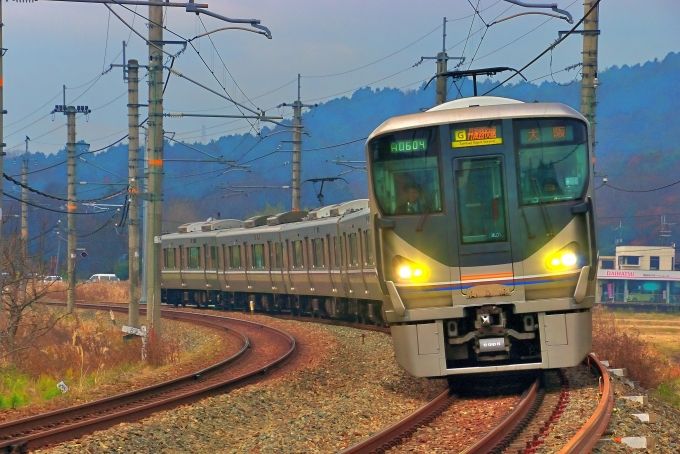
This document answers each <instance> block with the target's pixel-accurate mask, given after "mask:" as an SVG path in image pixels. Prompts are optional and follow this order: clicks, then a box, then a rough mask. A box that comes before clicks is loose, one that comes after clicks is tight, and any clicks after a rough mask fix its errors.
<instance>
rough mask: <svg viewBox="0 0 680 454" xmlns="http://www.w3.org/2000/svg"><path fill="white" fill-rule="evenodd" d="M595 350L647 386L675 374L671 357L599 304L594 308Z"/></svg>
mask: <svg viewBox="0 0 680 454" xmlns="http://www.w3.org/2000/svg"><path fill="white" fill-rule="evenodd" d="M593 351H594V352H595V353H596V354H597V356H598V357H599V358H602V359H607V360H609V361H610V362H611V364H613V365H615V367H623V368H626V370H627V371H628V374H629V376H630V377H631V378H632V379H633V380H637V381H639V382H640V385H641V386H643V387H644V388H656V387H658V386H659V385H660V384H661V383H663V382H665V381H667V380H669V379H671V377H672V373H673V372H672V369H671V367H670V364H669V362H668V360H667V359H666V358H665V357H663V356H662V355H661V354H660V353H659V352H657V351H656V350H655V349H654V348H652V347H651V346H650V345H649V344H648V343H647V342H645V340H644V339H642V337H641V334H640V332H639V331H638V330H637V329H635V328H631V329H627V330H623V329H621V328H620V326H619V325H617V323H616V317H615V315H614V314H613V313H612V312H610V311H608V310H607V309H604V308H602V307H599V306H598V307H596V308H594V309H593Z"/></svg>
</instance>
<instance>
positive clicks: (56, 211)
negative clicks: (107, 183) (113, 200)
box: [3, 192, 111, 215]
mask: <svg viewBox="0 0 680 454" xmlns="http://www.w3.org/2000/svg"><path fill="white" fill-rule="evenodd" d="M3 195H4V196H7V197H9V198H10V199H12V200H16V201H17V202H21V203H25V204H26V205H30V206H32V207H36V208H40V209H41V210H46V211H53V212H55V213H61V214H68V213H66V212H65V211H63V210H55V209H53V208H47V207H45V206H41V205H38V204H35V203H32V202H29V201H26V202H24V201H23V200H21V199H19V198H17V197H14V196H13V195H10V194H9V193H7V192H4V193H3ZM109 211H111V210H103V211H98V212H93V213H89V212H77V211H75V212H72V213H71V214H89V215H93V214H101V213H107V212H109Z"/></svg>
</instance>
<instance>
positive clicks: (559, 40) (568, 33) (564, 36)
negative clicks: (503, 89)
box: [482, 0, 602, 96]
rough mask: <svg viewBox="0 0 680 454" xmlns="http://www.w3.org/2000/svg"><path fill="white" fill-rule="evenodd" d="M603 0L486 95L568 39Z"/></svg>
mask: <svg viewBox="0 0 680 454" xmlns="http://www.w3.org/2000/svg"><path fill="white" fill-rule="evenodd" d="M601 1H602V0H595V2H594V3H593V4H592V6H591V7H590V9H589V10H588V12H587V13H586V14H584V15H583V17H582V18H581V20H579V21H578V22H577V23H576V25H574V26H573V27H572V29H571V30H569V31H568V32H567V33H565V34H564V35H563V36H562V37H561V38H559V39H558V40H557V41H555V42H554V43H553V44H551V45H550V46H549V47H548V48H547V49H546V50H544V51H543V52H541V53H540V54H539V55H538V56H537V57H536V58H534V59H533V60H531V61H530V62H529V63H527V64H526V65H524V66H523V67H522V69H520V70H519V71H517V72H516V73H514V74H512V75H511V76H510V77H508V78H507V79H505V80H504V81H503V82H501V83H500V84H498V85H496V86H495V87H493V88H492V89H491V90H489V91H487V92H486V93H484V95H488V94H489V93H491V92H492V91H494V90H495V89H497V88H498V87H500V86H502V85H504V84H505V83H506V82H508V81H509V80H511V79H512V78H514V77H515V76H517V74H520V73H521V72H522V71H524V70H525V69H527V68H528V67H529V66H531V65H533V64H534V63H536V61H538V59H539V58H541V57H542V56H544V55H545V54H546V53H548V51H550V50H552V49H554V48H555V47H557V46H558V45H559V44H561V43H562V42H563V41H564V40H565V39H567V37H568V36H569V35H571V34H572V33H573V32H574V31H576V29H577V28H578V27H579V26H580V25H581V24H582V23H583V21H584V20H585V19H586V17H588V16H589V15H590V13H591V12H592V11H593V10H594V9H595V8H597V5H599V4H600V2H601ZM548 20H552V19H548ZM484 95H482V96H484Z"/></svg>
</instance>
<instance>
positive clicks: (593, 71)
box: [581, 0, 600, 156]
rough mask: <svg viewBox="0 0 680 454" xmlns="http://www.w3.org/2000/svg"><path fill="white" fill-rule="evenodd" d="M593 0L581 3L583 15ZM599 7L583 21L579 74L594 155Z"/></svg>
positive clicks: (584, 111)
mask: <svg viewBox="0 0 680 454" xmlns="http://www.w3.org/2000/svg"><path fill="white" fill-rule="evenodd" d="M594 3H595V0H585V1H584V2H583V9H584V15H585V14H587V13H588V11H589V10H590V9H591V8H592V6H593V4H594ZM599 9H600V7H599V5H598V6H596V7H595V8H593V11H592V12H591V13H590V14H589V15H588V17H586V18H585V20H584V21H583V71H582V72H581V114H582V115H583V116H584V117H586V118H587V119H588V121H589V122H590V138H591V144H590V146H591V147H592V150H593V156H594V155H595V145H596V143H597V141H596V140H595V125H596V124H597V121H596V117H595V111H596V107H597V97H596V89H597V86H598V85H599V83H598V80H597V40H598V35H599V34H600V31H599V29H598V21H599Z"/></svg>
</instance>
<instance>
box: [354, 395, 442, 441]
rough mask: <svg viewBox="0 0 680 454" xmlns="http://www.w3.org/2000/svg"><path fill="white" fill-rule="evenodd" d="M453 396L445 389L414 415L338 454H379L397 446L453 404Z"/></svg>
mask: <svg viewBox="0 0 680 454" xmlns="http://www.w3.org/2000/svg"><path fill="white" fill-rule="evenodd" d="M454 399H455V396H452V395H451V394H450V393H449V389H448V388H447V389H445V390H444V391H443V392H442V393H441V394H439V395H438V396H437V397H435V398H434V399H433V400H431V401H430V402H428V403H427V404H425V405H423V406H422V407H420V408H419V409H418V410H416V412H415V413H412V414H410V415H408V416H407V417H406V418H404V419H402V420H401V421H399V422H397V423H396V424H394V425H392V426H390V427H388V428H386V429H384V430H381V431H380V432H378V433H376V434H375V435H372V436H371V437H370V438H367V439H365V440H364V441H362V442H360V443H357V444H356V445H353V446H350V447H349V448H347V449H345V450H343V451H340V454H358V453H379V452H385V451H387V450H388V449H390V448H392V447H394V446H397V445H398V444H399V443H400V440H401V439H402V438H408V437H410V436H411V435H413V433H414V432H415V431H416V430H417V429H418V427H419V426H421V425H424V424H429V423H431V422H432V420H434V419H435V418H436V417H438V416H439V415H440V414H441V413H442V412H443V411H444V410H446V408H447V407H448V406H449V405H450V404H451V403H452V402H453V400H454Z"/></svg>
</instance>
